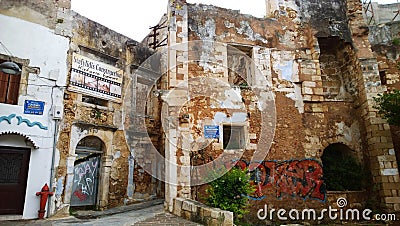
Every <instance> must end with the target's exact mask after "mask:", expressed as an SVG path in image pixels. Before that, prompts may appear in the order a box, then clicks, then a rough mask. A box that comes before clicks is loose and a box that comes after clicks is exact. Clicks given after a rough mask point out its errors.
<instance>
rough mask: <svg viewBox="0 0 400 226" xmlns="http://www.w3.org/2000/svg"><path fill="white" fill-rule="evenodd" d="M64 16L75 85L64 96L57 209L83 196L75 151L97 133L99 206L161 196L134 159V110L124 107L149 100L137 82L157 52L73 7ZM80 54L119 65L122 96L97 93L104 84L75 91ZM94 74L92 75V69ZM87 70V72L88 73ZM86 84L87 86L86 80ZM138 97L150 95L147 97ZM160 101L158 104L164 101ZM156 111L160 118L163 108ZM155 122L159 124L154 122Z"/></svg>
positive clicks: (61, 210)
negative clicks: (129, 122)
mask: <svg viewBox="0 0 400 226" xmlns="http://www.w3.org/2000/svg"><path fill="white" fill-rule="evenodd" d="M59 18H62V20H60V23H59V24H57V27H56V29H57V30H58V31H59V32H60V33H62V34H65V35H68V36H69V37H70V39H71V43H70V50H69V54H68V65H69V69H70V73H69V74H68V79H67V80H68V81H69V86H68V88H67V91H66V93H65V95H64V118H63V120H62V121H61V129H60V138H59V141H58V145H57V148H58V150H59V151H60V153H59V155H60V157H59V158H60V160H59V163H58V166H57V173H56V181H57V189H56V193H55V198H56V207H57V211H59V214H62V213H66V211H67V210H68V209H69V207H70V200H71V196H73V195H77V194H78V193H76V191H72V190H71V189H72V187H71V186H72V184H73V183H75V181H76V178H74V165H75V164H74V162H75V161H76V159H77V157H76V156H77V155H76V152H75V150H76V147H77V144H78V142H79V141H80V140H82V139H83V138H85V137H89V136H95V137H97V138H99V139H100V140H101V141H102V142H103V143H104V145H103V146H104V148H103V150H102V153H101V160H100V167H99V185H98V188H94V189H97V191H98V195H97V202H96V203H95V205H96V206H97V207H98V208H100V209H105V208H111V207H115V206H120V205H124V204H128V203H132V202H137V201H143V200H146V199H151V198H154V197H155V196H157V189H156V188H157V187H158V186H160V184H159V183H158V181H157V180H155V179H154V178H152V176H150V175H149V174H148V173H146V172H145V171H144V170H143V169H141V167H140V166H139V165H138V164H137V162H135V161H134V158H135V155H134V151H133V150H131V149H130V148H129V146H128V145H127V142H129V141H130V140H127V137H126V133H125V131H124V126H125V125H124V124H123V123H124V121H125V118H124V115H126V114H129V113H130V112H129V110H130V109H129V108H126V109H124V108H123V107H124V106H125V105H126V106H129V105H131V104H132V103H134V104H135V103H136V101H138V102H140V103H142V102H143V101H139V100H137V99H136V95H133V96H132V95H131V94H132V93H135V92H136V85H137V86H139V85H140V81H139V82H137V79H136V78H135V85H132V83H133V82H132V81H133V80H134V78H133V76H132V75H133V74H134V71H135V70H136V69H137V68H138V67H139V65H140V64H141V63H142V62H143V61H145V59H146V58H147V57H149V56H150V55H151V54H152V53H153V52H152V51H151V50H149V49H148V48H147V47H144V46H141V45H140V44H139V43H138V42H136V41H134V40H131V39H129V38H127V37H125V36H123V35H121V34H119V33H117V32H115V31H113V30H111V29H109V28H107V27H104V26H102V25H100V24H98V23H96V22H94V21H91V20H89V19H87V18H85V17H83V16H81V15H79V14H77V13H75V12H73V11H69V10H68V11H63V12H59ZM77 56H79V57H80V58H82V59H87V60H86V64H87V65H89V66H88V67H90V65H91V64H92V63H90V62H94V63H93V64H94V65H95V64H96V63H97V64H98V65H110V67H112V68H115V69H114V70H117V71H116V72H115V74H116V75H122V76H123V77H122V78H121V82H120V83H118V82H117V81H116V83H115V84H116V85H118V84H121V87H120V91H119V92H120V95H117V94H115V95H114V94H113V95H114V96H113V97H111V96H107V93H110V91H108V90H106V91H104V92H103V91H97V93H96V92H95V91H96V90H98V89H100V88H99V87H100V86H98V87H97V86H96V87H94V88H87V91H79V89H78V91H76V88H74V89H72V88H71V86H72V85H73V84H75V83H72V82H74V81H75V80H73V78H72V77H71V76H72V74H73V73H72V71H75V70H76V69H77V68H74V69H72V66H71V64H72V63H73V62H74V61H76V59H75V57H77ZM83 57H84V58H83ZM80 58H79V59H80ZM88 60H89V61H88ZM89 63H90V64H89ZM83 65H84V64H83ZM96 67H97V66H96ZM82 70H83V69H82ZM88 72H89V73H90V70H89V71H88ZM83 74H84V75H85V73H84V72H83ZM74 76H75V75H74ZM74 79H75V78H74ZM85 79H86V78H85ZM107 79H112V77H109V78H106V80H104V79H103V80H99V81H100V82H99V84H100V83H101V81H108V80H107ZM85 81H86V80H85ZM103 83H104V82H103ZM112 84H114V83H112ZM82 87H86V82H85V86H82ZM101 89H104V87H103V88H101ZM128 91H129V92H128ZM116 92H117V91H116ZM129 95H130V96H129ZM125 96H127V97H126V98H125ZM138 98H146V96H144V97H142V96H139V97H138ZM154 105H158V102H156V103H154ZM150 108H152V107H150ZM150 114H154V115H155V117H157V116H158V112H157V111H155V112H151V113H150ZM150 124H153V122H149V125H150ZM153 127H154V126H153ZM155 127H156V128H157V126H155ZM154 134H155V135H154ZM153 136H154V137H155V139H156V140H157V139H158V138H157V136H158V133H153ZM158 190H159V189H158ZM80 197H84V196H82V195H81V196H80Z"/></svg>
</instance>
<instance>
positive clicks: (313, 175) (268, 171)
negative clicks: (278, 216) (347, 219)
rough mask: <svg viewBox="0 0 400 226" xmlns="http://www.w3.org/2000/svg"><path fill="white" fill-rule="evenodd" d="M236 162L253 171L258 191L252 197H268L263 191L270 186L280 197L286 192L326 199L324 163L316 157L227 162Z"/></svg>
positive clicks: (293, 194)
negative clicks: (256, 161) (257, 161)
mask: <svg viewBox="0 0 400 226" xmlns="http://www.w3.org/2000/svg"><path fill="white" fill-rule="evenodd" d="M233 165H236V166H237V167H240V168H242V169H245V168H247V169H248V170H249V172H250V173H251V182H252V183H254V184H255V185H256V192H255V193H254V195H252V196H251V197H249V198H251V199H253V200H261V199H263V198H265V197H266V196H265V195H264V194H263V190H264V189H270V190H272V191H274V192H275V194H276V197H277V198H280V197H282V195H284V194H286V195H291V196H300V197H303V198H304V199H307V198H313V199H318V200H321V201H325V197H326V191H325V188H324V181H323V172H322V166H321V164H320V163H319V162H318V161H316V160H313V159H303V160H290V161H280V162H278V161H263V162H261V163H248V162H246V161H244V160H238V161H233V162H230V163H227V165H226V167H232V166H233Z"/></svg>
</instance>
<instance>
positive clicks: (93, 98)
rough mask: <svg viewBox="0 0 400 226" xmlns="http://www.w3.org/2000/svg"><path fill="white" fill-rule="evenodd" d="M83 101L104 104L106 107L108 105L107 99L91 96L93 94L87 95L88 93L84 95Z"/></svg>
mask: <svg viewBox="0 0 400 226" xmlns="http://www.w3.org/2000/svg"><path fill="white" fill-rule="evenodd" d="M82 102H85V103H89V104H94V105H99V106H104V107H107V106H108V101H107V100H103V99H99V98H96V97H91V96H86V95H82Z"/></svg>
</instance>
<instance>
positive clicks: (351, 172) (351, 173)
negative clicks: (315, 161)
mask: <svg viewBox="0 0 400 226" xmlns="http://www.w3.org/2000/svg"><path fill="white" fill-rule="evenodd" d="M355 156H356V155H355V153H354V151H353V150H351V149H350V148H349V147H348V146H347V145H345V144H340V143H335V144H330V145H329V146H328V147H327V148H325V150H324V153H323V155H322V157H321V159H322V165H323V173H324V182H325V184H326V188H327V190H328V191H360V190H362V189H363V182H364V179H365V173H364V170H363V167H362V165H361V164H360V163H359V161H358V160H357V158H356V157H355Z"/></svg>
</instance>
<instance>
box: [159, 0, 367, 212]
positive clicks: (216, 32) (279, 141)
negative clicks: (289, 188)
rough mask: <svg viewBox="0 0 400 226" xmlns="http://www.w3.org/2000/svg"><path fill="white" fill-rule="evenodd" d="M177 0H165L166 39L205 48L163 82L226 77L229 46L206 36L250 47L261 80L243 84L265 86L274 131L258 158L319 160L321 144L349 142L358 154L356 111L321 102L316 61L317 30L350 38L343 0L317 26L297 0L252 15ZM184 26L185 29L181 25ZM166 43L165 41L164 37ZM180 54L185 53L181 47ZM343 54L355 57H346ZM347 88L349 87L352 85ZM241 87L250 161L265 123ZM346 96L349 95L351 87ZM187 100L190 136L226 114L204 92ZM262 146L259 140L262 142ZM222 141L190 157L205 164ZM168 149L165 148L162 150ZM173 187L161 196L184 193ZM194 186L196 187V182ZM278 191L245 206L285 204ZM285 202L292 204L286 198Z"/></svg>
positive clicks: (312, 9) (174, 156) (177, 152)
mask: <svg viewBox="0 0 400 226" xmlns="http://www.w3.org/2000/svg"><path fill="white" fill-rule="evenodd" d="M179 2H180V1H179ZM180 4H181V5H180V7H179V8H173V7H175V6H174V5H172V10H171V11H172V12H174V13H173V14H171V15H172V16H171V17H170V18H174V19H173V21H174V22H173V26H172V27H174V28H176V29H173V33H170V37H169V38H170V41H171V39H173V41H174V43H184V41H185V38H186V37H188V38H189V39H188V40H189V41H191V42H196V41H199V40H200V41H204V46H205V47H204V46H203V49H200V50H201V51H200V53H198V55H199V56H200V61H199V63H198V64H187V66H183V67H181V69H180V68H178V69H177V70H176V71H175V70H173V72H172V74H173V76H172V77H171V76H170V77H169V79H170V84H177V83H179V82H183V81H185V80H186V79H188V78H189V79H190V78H192V77H197V76H206V77H207V78H217V79H220V80H221V81H225V82H227V81H228V80H229V79H228V77H227V76H228V74H229V73H228V70H227V68H224V67H221V66H220V65H221V64H224V63H225V65H226V63H227V61H226V60H227V59H228V54H229V51H227V48H226V47H225V49H224V48H223V47H221V46H218V47H215V46H213V45H212V44H209V43H210V42H219V43H224V45H225V46H226V44H228V45H229V44H232V45H233V46H240V45H242V46H250V47H251V48H252V53H251V56H252V60H253V61H254V68H257V69H259V71H260V72H256V73H260V74H259V75H260V76H261V77H263V79H262V80H259V81H257V79H254V78H247V79H248V83H249V85H252V86H255V87H264V88H266V87H270V88H271V89H272V90H273V91H274V96H275V97H274V99H275V104H276V115H277V121H276V130H275V136H274V141H273V143H272V146H271V149H270V150H269V152H268V155H267V157H266V159H265V160H266V161H267V160H270V161H288V160H292V159H298V160H301V159H306V158H307V159H313V160H315V161H316V162H320V157H321V155H322V153H323V150H324V148H326V147H327V146H328V145H329V144H332V143H344V144H346V145H348V146H349V147H350V148H351V149H353V150H354V152H355V156H357V157H358V158H359V160H360V161H362V159H363V156H362V154H361V151H362V150H363V146H362V144H361V142H360V140H361V135H360V130H361V129H360V124H362V122H360V121H359V120H358V119H357V118H356V117H355V114H354V106H353V105H352V103H346V102H345V103H342V102H331V103H326V102H324V100H325V98H324V93H323V84H322V78H321V67H320V62H319V56H320V50H319V46H318V42H317V37H318V36H320V37H328V36H332V35H338V36H340V38H341V39H344V40H349V39H350V36H349V34H350V33H349V29H348V27H347V26H344V22H346V21H347V17H346V13H345V12H344V15H343V8H340V7H342V6H343V4H344V3H343V2H339V3H336V2H333V3H331V4H332V5H334V6H335V7H336V8H334V9H336V11H335V10H333V11H331V12H329V13H328V14H329V15H330V14H332V15H331V16H333V18H336V19H335V21H333V25H329V26H328V25H327V27H323V28H319V27H318V26H316V21H311V22H310V21H307V20H305V21H302V20H301V16H302V14H300V13H298V12H299V10H300V8H299V5H298V4H297V5H296V4H295V2H290V4H289V3H288V4H286V3H285V4H286V5H284V7H280V8H279V11H277V13H275V14H273V15H274V17H276V18H275V19H268V18H264V19H262V18H255V17H252V16H250V15H242V14H239V13H238V12H237V11H234V10H228V9H222V8H219V7H214V6H208V5H191V4H185V3H182V2H180ZM325 4H326V5H324V6H325V7H328V5H329V3H328V2H325ZM335 4H336V5H335ZM314 5H315V3H314ZM330 6H331V5H329V7H330ZM309 9H310V12H309V14H308V15H307V16H309V15H314V14H317V13H319V14H320V10H321V9H320V8H319V7H313V4H312V2H311V3H310V8H309ZM338 10H339V11H340V10H341V11H340V14H339V15H337V11H338ZM329 15H326V16H329ZM310 17H311V16H310ZM186 18H187V20H186ZM323 19H326V18H323ZM312 22H313V23H312ZM186 23H187V25H186ZM327 24H329V23H327ZM186 26H187V30H186V29H185V28H186ZM319 29H322V30H319ZM329 29H331V30H329ZM335 29H336V30H335ZM171 35H172V36H173V37H172V38H171ZM170 46H172V43H171V42H170ZM343 51H349V52H351V51H352V50H351V49H350V50H347V49H344V50H343ZM349 55H351V53H350V54H349ZM169 56H170V57H172V59H175V58H174V57H176V62H182V65H185V63H184V62H185V61H184V60H185V59H186V60H189V62H190V56H189V58H184V57H183V58H182V57H181V58H179V57H177V56H176V55H172V56H171V55H169ZM182 56H185V55H184V53H183V54H182ZM351 57H352V56H350V58H351ZM353 58H354V57H353ZM355 59H356V58H355ZM350 61H351V62H354V61H353V59H352V60H350ZM228 67H229V65H228ZM175 73H176V75H175ZM179 74H180V75H179ZM170 75H171V74H170ZM178 75H179V76H178ZM179 80H180V81H179ZM200 85H201V83H195V84H194V86H200ZM173 86H176V85H173ZM173 86H172V87H171V88H173ZM203 87H204V85H203ZM217 88H218V87H217ZM351 88H352V89H354V87H351ZM189 90H190V89H189ZM221 91H222V90H221ZM221 93H224V92H221ZM240 94H241V95H240V97H241V98H242V101H243V102H244V104H243V103H241V104H242V105H244V108H242V109H241V110H239V111H241V112H243V113H245V114H246V113H249V114H247V117H246V119H245V121H246V124H247V126H248V127H249V131H251V133H249V134H248V137H249V140H250V144H251V145H250V146H248V147H246V151H245V154H244V159H245V160H250V156H251V155H252V152H253V151H254V150H256V149H257V148H259V147H260V143H259V144H258V145H257V143H258V142H259V141H260V140H262V139H263V138H264V137H260V134H259V131H260V129H259V128H260V127H262V126H267V125H255V123H254V122H260V120H259V119H258V118H257V117H259V116H258V115H259V113H257V111H255V109H257V108H254V106H256V104H257V103H256V102H257V101H255V98H254V96H252V95H249V94H248V93H247V91H246V90H241V93H240ZM351 95H356V93H352V94H351ZM193 102H194V104H191V107H192V108H190V107H189V108H188V109H189V113H191V112H194V113H195V114H193V113H192V114H191V115H190V117H189V118H190V120H191V121H190V122H191V123H192V124H190V126H191V127H190V128H189V129H190V132H189V134H190V133H192V134H197V135H196V137H202V136H203V134H202V126H203V125H204V122H203V121H207V120H211V121H212V119H213V118H214V117H215V115H217V114H221V113H223V114H226V112H225V111H226V109H218V108H213V107H212V106H213V104H212V103H213V102H212V101H210V100H207V99H202V100H201V101H200V102H199V100H196V101H194V100H193ZM239 102H240V101H239ZM241 104H239V105H241ZM228 109H229V108H228ZM251 109H253V110H251ZM169 110H170V111H171V112H179V109H176V108H170V109H169ZM229 110H231V109H229ZM171 114H172V113H171ZM176 126H178V124H177V125H176ZM179 126H181V125H179ZM171 129H173V130H174V133H173V134H174V135H173V136H174V137H179V130H178V129H176V127H174V128H171ZM175 130H176V132H175ZM185 131H186V130H185ZM185 133H187V132H185ZM178 139H179V138H178ZM262 145H264V144H262V143H261V146H262ZM221 146H222V143H221V142H220V141H214V142H213V143H212V145H209V146H207V148H205V149H204V151H201V152H196V153H195V154H194V156H196V160H195V161H194V163H192V164H204V163H206V162H208V161H211V160H212V159H213V158H215V157H216V156H218V155H219V154H220V153H221V152H222V148H221ZM168 151H169V150H166V152H168ZM193 151H195V150H193ZM169 154H170V155H172V157H171V158H170V159H171V160H173V161H174V160H175V161H177V162H178V163H181V164H188V163H187V162H186V163H185V162H182V161H179V159H180V157H182V155H186V154H185V153H184V152H182V150H181V149H179V148H178V149H176V150H174V151H173V152H171V153H169ZM202 155H203V156H202ZM182 180H184V179H182ZM180 189H181V188H179V187H178V188H177V189H176V190H174V189H172V188H170V192H168V191H167V202H168V197H169V196H174V195H177V196H182V194H184V195H185V196H184V197H186V196H187V192H186V190H185V192H184V193H182V190H181V191H180ZM194 189H200V190H202V188H194ZM203 191H204V190H203ZM265 192H266V193H268V194H269V193H271V192H272V191H270V190H268V189H267V190H265ZM317 192H323V191H322V190H321V191H317ZM195 193H197V190H196V191H192V194H195ZM281 198H282V199H279V200H277V199H274V198H273V197H272V198H271V197H269V198H267V199H262V200H263V201H260V199H258V201H254V203H252V206H253V207H254V209H257V208H258V207H260V208H261V207H262V205H263V204H264V203H265V202H268V203H274V205H275V204H276V205H277V206H281V207H284V203H286V202H289V198H288V197H287V196H283V197H281ZM300 200H301V201H300ZM264 201H265V202H264ZM323 201H324V199H323ZM290 202H291V203H293V200H291V201H290ZM307 203H308V204H309V206H319V207H320V206H321V205H323V204H322V203H321V202H318V201H315V200H308V201H307ZM303 204H304V203H303V199H299V202H296V204H295V205H298V206H302V205H303ZM308 204H307V205H308Z"/></svg>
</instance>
